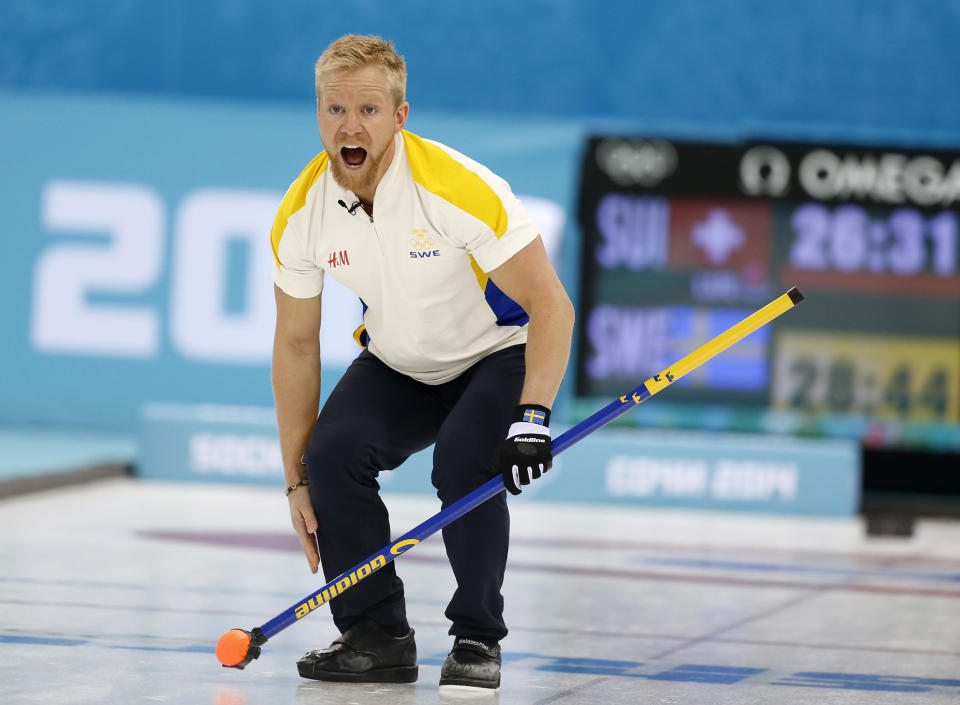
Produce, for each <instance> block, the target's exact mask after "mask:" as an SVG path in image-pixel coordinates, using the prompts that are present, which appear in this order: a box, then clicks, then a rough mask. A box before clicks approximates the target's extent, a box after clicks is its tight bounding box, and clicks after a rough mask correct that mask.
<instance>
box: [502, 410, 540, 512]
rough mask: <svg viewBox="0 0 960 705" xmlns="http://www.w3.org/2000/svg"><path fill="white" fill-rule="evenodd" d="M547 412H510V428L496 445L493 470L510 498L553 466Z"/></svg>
mask: <svg viewBox="0 0 960 705" xmlns="http://www.w3.org/2000/svg"><path fill="white" fill-rule="evenodd" d="M549 424H550V409H548V408H547V407H545V406H540V405H539V404H521V405H520V406H518V407H517V408H516V409H515V410H514V414H513V424H511V426H510V430H509V431H508V432H507V437H506V439H505V440H504V441H503V443H501V444H500V456H499V459H498V460H497V467H498V468H499V469H500V474H502V475H503V484H504V485H505V486H506V488H507V489H508V490H509V491H510V493H511V494H520V489H521V488H520V485H529V484H530V483H531V482H532V481H533V480H536V479H537V478H539V477H540V476H541V475H542V474H543V473H545V472H546V471H547V470H549V469H550V466H551V465H553V453H552V452H551V447H550V425H549Z"/></svg>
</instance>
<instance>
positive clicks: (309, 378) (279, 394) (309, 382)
mask: <svg viewBox="0 0 960 705" xmlns="http://www.w3.org/2000/svg"><path fill="white" fill-rule="evenodd" d="M271 377H272V380H273V397H274V403H275V404H276V408H277V429H278V432H279V437H280V453H281V455H282V457H283V474H284V478H285V479H286V483H287V485H288V486H289V485H292V484H294V483H296V482H299V481H300V480H302V479H303V478H304V475H305V468H304V467H303V465H302V464H301V462H300V458H301V457H303V454H304V452H305V451H306V450H307V445H308V444H309V442H310V434H311V433H312V432H313V427H314V424H315V423H316V420H317V411H318V409H319V406H320V346H319V344H317V345H315V346H313V345H307V346H297V345H293V344H282V343H279V342H275V343H274V347H273V364H272V367H271Z"/></svg>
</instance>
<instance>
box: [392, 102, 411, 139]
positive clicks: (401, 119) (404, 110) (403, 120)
mask: <svg viewBox="0 0 960 705" xmlns="http://www.w3.org/2000/svg"><path fill="white" fill-rule="evenodd" d="M409 115H410V103H408V102H407V101H403V102H402V103H401V104H400V107H399V108H397V112H396V113H395V114H394V119H395V121H396V130H395V131H396V132H400V130H402V129H403V127H404V125H406V124H407V117H408V116H409Z"/></svg>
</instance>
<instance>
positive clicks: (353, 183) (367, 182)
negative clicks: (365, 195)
mask: <svg viewBox="0 0 960 705" xmlns="http://www.w3.org/2000/svg"><path fill="white" fill-rule="evenodd" d="M391 144H392V141H391V142H388V143H387V144H386V145H384V147H383V149H381V150H380V153H379V154H374V153H373V152H371V151H370V150H367V156H366V157H365V158H364V169H363V170H362V171H359V172H355V171H348V170H346V169H344V168H343V164H342V163H341V161H340V159H337V158H334V159H331V160H330V164H331V166H332V169H333V180H334V181H336V182H337V184H338V185H339V186H340V187H341V188H344V189H346V190H347V191H353V193H355V194H358V193H360V192H361V191H367V190H369V189H370V188H372V187H373V185H374V184H375V183H376V182H377V178H378V177H379V176H380V164H381V163H382V162H383V158H384V157H385V156H386V154H387V150H388V149H389V148H390V145H391ZM337 156H338V157H339V156H340V155H339V154H338V155H337Z"/></svg>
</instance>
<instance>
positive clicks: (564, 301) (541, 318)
mask: <svg viewBox="0 0 960 705" xmlns="http://www.w3.org/2000/svg"><path fill="white" fill-rule="evenodd" d="M528 313H529V315H530V323H529V328H528V331H527V352H526V355H525V360H526V368H527V369H526V376H525V377H524V382H523V391H522V392H521V394H520V403H521V404H540V405H541V406H546V407H548V408H549V407H552V406H553V402H554V400H555V399H556V396H557V391H558V390H559V389H560V383H561V382H562V381H563V375H564V373H565V372H566V369H567V361H568V359H569V357H570V341H571V338H572V336H573V321H574V312H573V306H572V305H571V304H570V300H569V299H568V298H567V297H566V295H565V294H562V295H559V296H557V297H555V299H554V300H551V301H549V302H546V303H544V304H542V305H540V306H539V307H537V308H535V309H534V310H532V311H529V312H528Z"/></svg>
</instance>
